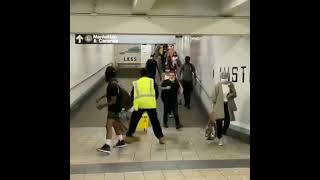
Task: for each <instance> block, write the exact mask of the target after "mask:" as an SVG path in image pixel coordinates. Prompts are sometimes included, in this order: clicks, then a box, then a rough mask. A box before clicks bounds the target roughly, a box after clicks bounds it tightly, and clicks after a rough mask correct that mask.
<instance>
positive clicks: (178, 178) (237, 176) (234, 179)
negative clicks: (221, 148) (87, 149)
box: [70, 168, 250, 180]
mask: <svg viewBox="0 0 320 180" xmlns="http://www.w3.org/2000/svg"><path fill="white" fill-rule="evenodd" d="M249 179H250V169H249V168H228V169H193V170H166V171H139V172H125V173H100V174H73V175H70V180H249Z"/></svg>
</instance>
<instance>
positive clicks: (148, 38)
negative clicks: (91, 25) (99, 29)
mask: <svg viewBox="0 0 320 180" xmlns="http://www.w3.org/2000/svg"><path fill="white" fill-rule="evenodd" d="M74 37H75V43H76V44H174V43H175V41H176V37H175V36H168V35H114V34H75V36H74Z"/></svg>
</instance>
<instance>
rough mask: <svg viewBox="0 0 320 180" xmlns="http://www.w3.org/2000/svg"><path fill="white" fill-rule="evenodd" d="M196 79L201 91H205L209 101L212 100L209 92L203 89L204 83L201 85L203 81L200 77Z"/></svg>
mask: <svg viewBox="0 0 320 180" xmlns="http://www.w3.org/2000/svg"><path fill="white" fill-rule="evenodd" d="M195 79H196V80H197V81H198V83H199V85H200V87H201V89H202V90H203V92H204V93H205V94H206V95H207V97H208V98H209V99H211V96H210V94H209V93H208V91H207V90H206V89H205V88H204V87H203V85H202V83H201V80H200V79H199V78H198V77H196V78H195Z"/></svg>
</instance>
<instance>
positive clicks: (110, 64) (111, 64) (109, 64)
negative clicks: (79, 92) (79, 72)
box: [70, 63, 113, 91]
mask: <svg viewBox="0 0 320 180" xmlns="http://www.w3.org/2000/svg"><path fill="white" fill-rule="evenodd" d="M108 66H113V63H108V64H107V65H105V66H103V67H102V68H100V69H99V70H98V71H97V72H95V73H93V74H91V75H90V76H88V77H87V78H85V79H84V80H82V81H80V82H79V83H77V84H76V85H74V86H72V88H70V91H72V90H73V89H74V88H76V87H78V86H79V85H80V84H82V83H84V82H85V81H87V80H88V79H90V78H91V77H92V76H94V75H96V74H97V73H99V72H100V71H102V70H103V69H104V68H106V67H108Z"/></svg>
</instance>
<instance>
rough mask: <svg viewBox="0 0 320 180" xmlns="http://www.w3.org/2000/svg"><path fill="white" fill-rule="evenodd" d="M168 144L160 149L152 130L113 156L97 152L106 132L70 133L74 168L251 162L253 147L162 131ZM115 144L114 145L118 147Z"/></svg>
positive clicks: (190, 131) (199, 132) (189, 131)
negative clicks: (121, 164) (231, 161)
mask: <svg viewBox="0 0 320 180" xmlns="http://www.w3.org/2000/svg"><path fill="white" fill-rule="evenodd" d="M163 132H164V135H165V137H166V144H165V145H160V144H159V142H158V139H157V138H156V137H155V136H154V135H153V132H152V129H151V128H150V129H149V130H148V131H147V132H146V133H145V132H143V131H141V132H137V133H136V135H137V136H139V137H140V138H141V139H140V141H139V142H134V143H132V144H128V146H126V147H124V148H121V149H119V148H113V149H112V153H111V155H106V154H104V153H101V152H97V151H96V148H97V147H100V146H102V145H103V143H105V129H104V128H96V127H89V128H88V127H87V128H86V127H79V128H71V129H70V134H71V136H70V157H71V159H70V161H71V164H95V163H112V162H143V161H167V160H209V159H249V158H250V146H249V145H248V144H245V143H243V142H241V141H239V140H236V139H233V138H231V137H227V136H226V137H225V144H224V146H222V147H221V146H218V145H217V143H216V142H213V141H207V140H205V138H204V130H203V129H201V128H183V129H182V130H180V131H177V130H176V129H175V128H168V129H164V130H163ZM116 141H117V140H116V139H114V140H113V144H115V143H116Z"/></svg>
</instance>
